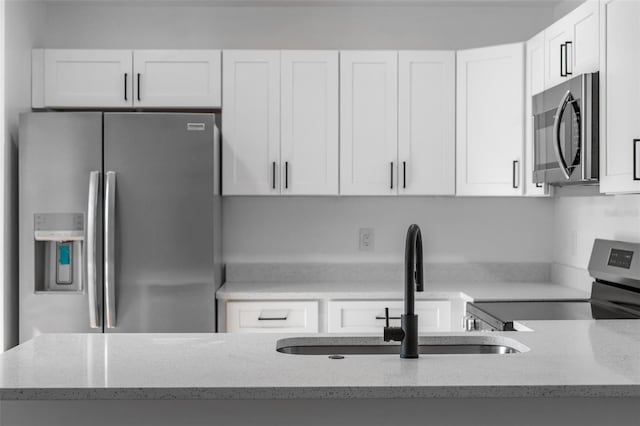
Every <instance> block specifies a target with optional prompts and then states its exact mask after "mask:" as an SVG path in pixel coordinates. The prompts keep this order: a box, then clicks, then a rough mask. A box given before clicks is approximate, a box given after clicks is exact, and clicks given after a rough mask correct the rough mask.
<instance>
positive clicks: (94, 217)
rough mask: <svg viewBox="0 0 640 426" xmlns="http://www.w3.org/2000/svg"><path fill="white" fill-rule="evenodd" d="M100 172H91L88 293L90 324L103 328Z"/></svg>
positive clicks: (88, 229)
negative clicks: (99, 256) (98, 255)
mask: <svg viewBox="0 0 640 426" xmlns="http://www.w3.org/2000/svg"><path fill="white" fill-rule="evenodd" d="M99 187H100V172H99V171H97V170H96V171H92V172H90V173H89V197H88V198H89V202H88V206H87V263H86V267H87V295H88V299H89V326H90V327H91V328H101V327H102V321H101V318H100V305H99V302H98V272H97V270H96V249H97V243H96V242H97V233H98V229H97V226H98V189H99Z"/></svg>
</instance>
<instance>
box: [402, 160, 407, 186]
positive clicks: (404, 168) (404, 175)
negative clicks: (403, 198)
mask: <svg viewBox="0 0 640 426" xmlns="http://www.w3.org/2000/svg"><path fill="white" fill-rule="evenodd" d="M406 187H407V162H406V161H403V162H402V188H406Z"/></svg>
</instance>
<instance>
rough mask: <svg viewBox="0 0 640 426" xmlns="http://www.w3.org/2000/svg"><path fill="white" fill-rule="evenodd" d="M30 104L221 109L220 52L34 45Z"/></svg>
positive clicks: (82, 106)
mask: <svg viewBox="0 0 640 426" xmlns="http://www.w3.org/2000/svg"><path fill="white" fill-rule="evenodd" d="M32 60H33V65H32V68H33V70H32V106H33V107H34V108H132V107H139V108H144V107H150V108H220V105H221V103H220V78H221V77H220V51H219V50H135V51H132V50H98V49H95V50H79V49H69V50H62V49H34V51H33V54H32Z"/></svg>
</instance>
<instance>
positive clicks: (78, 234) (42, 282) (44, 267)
mask: <svg viewBox="0 0 640 426" xmlns="http://www.w3.org/2000/svg"><path fill="white" fill-rule="evenodd" d="M33 220H34V227H33V229H34V233H33V234H34V235H33V237H34V240H35V290H36V292H58V291H61V292H64V291H76V292H79V291H82V290H83V281H84V276H83V267H82V265H83V258H84V252H83V248H84V247H83V245H84V215H83V214H82V213H36V214H35V215H34V218H33Z"/></svg>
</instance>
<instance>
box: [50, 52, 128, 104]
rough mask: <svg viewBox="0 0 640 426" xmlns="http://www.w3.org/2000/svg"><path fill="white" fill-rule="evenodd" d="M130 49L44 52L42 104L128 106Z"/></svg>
mask: <svg viewBox="0 0 640 426" xmlns="http://www.w3.org/2000/svg"><path fill="white" fill-rule="evenodd" d="M131 61H132V59H131V51H130V50H62V49H46V50H45V51H44V90H45V92H44V105H45V106H46V107H50V108H68V107H77V108H130V107H131V106H132V105H133V99H132V90H131V89H132V85H131V83H132V80H133V79H132V75H131V73H132V63H131Z"/></svg>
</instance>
